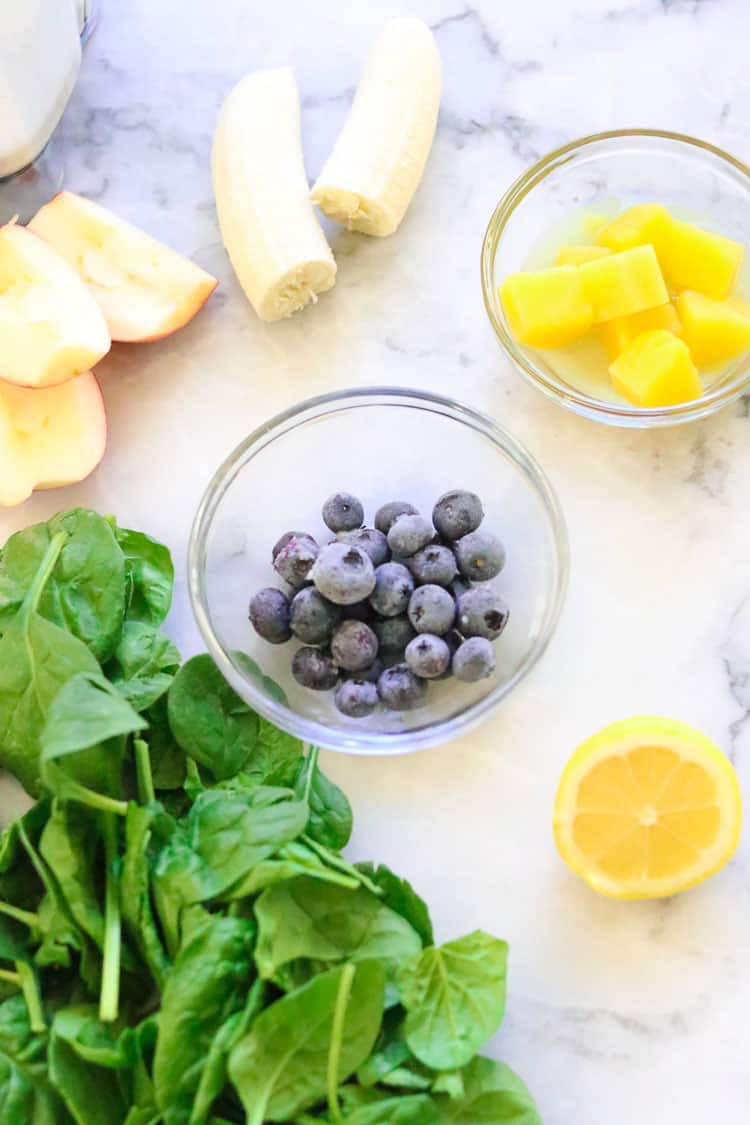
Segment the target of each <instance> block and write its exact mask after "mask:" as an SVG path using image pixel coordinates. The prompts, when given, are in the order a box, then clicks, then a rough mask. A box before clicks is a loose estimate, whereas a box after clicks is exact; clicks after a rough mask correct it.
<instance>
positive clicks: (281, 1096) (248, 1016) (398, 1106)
mask: <svg viewBox="0 0 750 1125" xmlns="http://www.w3.org/2000/svg"><path fill="white" fill-rule="evenodd" d="M172 583H173V571H172V563H171V560H170V556H169V552H168V551H167V550H166V548H165V547H163V546H161V545H160V544H158V543H155V542H154V541H153V540H152V539H150V538H149V537H148V536H146V535H144V534H141V533H139V532H135V531H128V530H125V529H123V528H120V527H118V526H117V525H116V524H115V522H114V521H113V520H111V519H105V518H103V517H102V516H99V515H97V514H96V513H95V512H92V511H86V510H81V509H76V510H73V511H68V512H64V513H62V514H60V515H58V516H55V517H54V519H52V520H50V521H49V522H48V523H45V524H39V525H36V526H34V527H30V528H28V529H27V530H25V531H22V532H20V533H18V534H17V535H14V536H12V537H11V538H10V539H9V540H8V542H7V544H6V545H5V547H4V549H3V551H2V554H1V555H0V764H2V765H4V766H5V767H7V768H8V769H9V770H11V771H12V772H13V773H14V774H15V775H16V777H17V778H19V780H20V781H21V782H22V783H23V785H24V786H25V787H26V789H27V790H28V792H29V793H30V794H32V795H34V796H35V797H37V798H38V800H37V803H36V804H35V805H34V806H33V807H32V808H31V809H30V811H29V812H27V813H26V814H25V815H24V816H23V817H21V818H20V819H19V820H17V821H15V822H14V823H13V824H12V825H11V826H10V827H9V828H8V829H7V830H6V831H5V832H4V834H3V835H2V838H0V1125H18V1123H20V1122H25V1123H26V1125H66V1123H70V1122H76V1123H78V1125H156V1123H157V1122H164V1123H166V1125H201V1123H203V1122H210V1123H212V1125H229V1123H232V1122H248V1123H249V1125H262V1123H263V1122H293V1123H296V1125H314V1123H315V1122H335V1123H337V1125H342V1123H346V1125H431V1123H448V1122H452V1123H455V1125H459V1123H461V1125H480V1123H484V1125H495V1123H497V1125H501V1123H504V1122H505V1123H512V1125H540V1118H539V1115H538V1112H537V1110H536V1108H535V1106H534V1103H533V1100H532V1098H531V1096H530V1094H529V1093H528V1091H527V1089H526V1087H525V1086H524V1084H523V1083H522V1082H521V1080H520V1079H519V1078H518V1077H516V1075H515V1074H514V1073H513V1072H512V1071H511V1070H510V1069H509V1068H508V1067H506V1066H504V1065H503V1064H501V1063H497V1062H494V1061H492V1060H491V1059H488V1058H483V1057H481V1056H478V1055H477V1051H478V1049H479V1048H480V1046H481V1045H482V1043H483V1042H484V1041H485V1040H486V1039H487V1038H488V1037H489V1036H491V1035H492V1034H493V1033H494V1032H495V1031H496V1029H497V1028H498V1026H499V1024H500V1022H501V1019H502V1017H503V1010H504V1005H505V971H506V953H507V947H506V945H505V943H504V942H502V941H499V940H497V939H496V938H493V937H491V936H490V935H488V934H485V933H482V932H480V931H477V932H475V933H472V934H469V935H468V936H466V937H463V938H459V939H458V940H456V941H451V942H448V943H447V944H445V945H442V946H436V945H435V944H434V941H433V933H432V925H431V923H430V916H429V913H428V910H427V907H426V905H425V903H424V902H423V901H422V899H421V898H420V897H419V896H418V895H417V894H416V892H415V891H414V890H413V889H412V887H411V886H410V885H409V883H408V882H406V880H404V879H400V878H399V877H398V876H397V875H394V874H393V872H392V871H390V870H389V869H388V868H387V867H384V866H373V865H372V864H368V863H360V864H351V863H349V862H348V861H347V860H346V859H344V858H343V856H342V855H341V849H342V848H343V847H344V845H345V844H346V843H347V841H348V839H349V836H350V833H351V827H352V817H351V809H350V807H349V803H348V801H347V799H346V797H345V796H344V794H343V793H342V792H341V791H340V790H339V789H338V788H337V787H336V786H335V785H334V784H333V783H332V782H331V781H329V780H328V779H327V778H326V777H325V776H324V774H323V773H322V772H321V770H320V768H319V765H318V753H317V750H316V749H314V748H313V749H309V750H307V751H306V748H305V747H303V745H302V744H301V743H299V742H298V741H297V740H296V739H294V738H291V737H289V736H287V735H286V734H283V733H282V732H281V731H279V730H277V729H276V728H274V727H273V726H271V725H270V724H269V723H267V722H265V721H264V720H263V719H262V718H260V717H259V716H258V715H256V714H255V713H254V712H253V711H251V710H250V709H249V708H248V707H247V706H246V705H245V704H244V703H243V702H242V700H241V699H239V698H238V697H237V696H236V695H235V693H234V692H233V691H232V690H231V688H229V687H228V685H227V684H226V683H225V682H224V680H223V679H222V677H221V676H220V674H219V672H218V671H217V669H216V667H215V665H214V664H213V663H212V661H211V659H210V658H209V657H208V656H198V657H195V658H194V659H192V660H189V661H188V662H187V663H186V664H184V665H182V666H181V664H180V656H179V654H178V652H177V650H176V649H175V647H174V646H173V645H172V644H171V642H170V641H169V640H168V639H167V638H166V637H165V636H164V635H163V633H162V632H161V626H162V624H163V621H164V619H165V617H166V615H167V612H168V610H169V606H170V601H171V596H172Z"/></svg>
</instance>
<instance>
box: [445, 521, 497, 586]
mask: <svg viewBox="0 0 750 1125" xmlns="http://www.w3.org/2000/svg"><path fill="white" fill-rule="evenodd" d="M456 559H457V560H458V569H459V570H460V571H461V573H462V574H463V576H464V578H470V579H471V580H472V582H486V581H487V580H488V579H489V578H494V577H495V575H496V574H499V573H500V571H501V570H502V569H503V567H504V566H505V547H503V545H502V543H501V542H500V540H499V539H496V538H495V536H494V535H490V533H489V532H488V531H471V532H469V534H468V535H464V537H463V539H459V541H458V543H456Z"/></svg>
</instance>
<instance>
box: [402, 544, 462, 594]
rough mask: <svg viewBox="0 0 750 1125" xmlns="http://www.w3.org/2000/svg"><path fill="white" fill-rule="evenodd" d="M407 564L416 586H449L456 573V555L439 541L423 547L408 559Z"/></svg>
mask: <svg viewBox="0 0 750 1125" xmlns="http://www.w3.org/2000/svg"><path fill="white" fill-rule="evenodd" d="M407 565H408V567H409V570H410V571H411V573H412V574H413V575H414V581H415V582H416V583H417V585H418V586H426V585H428V584H432V585H435V586H450V584H451V582H452V581H453V579H454V578H455V577H456V574H457V573H458V567H457V566H456V556H455V555H454V554H453V551H452V550H451V549H450V547H444V546H442V545H441V544H440V543H430V544H428V546H426V547H423V548H422V550H421V551H417V553H416V555H413V556H412V558H410V559H409V561H408V564H407Z"/></svg>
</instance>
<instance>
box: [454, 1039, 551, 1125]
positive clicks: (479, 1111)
mask: <svg viewBox="0 0 750 1125" xmlns="http://www.w3.org/2000/svg"><path fill="white" fill-rule="evenodd" d="M463 1079H464V1094H463V1096H462V1097H460V1098H449V1097H445V1096H441V1097H439V1098H436V1099H435V1100H436V1102H437V1104H438V1111H439V1116H438V1121H439V1122H440V1125H542V1118H541V1116H540V1114H539V1110H538V1109H537V1107H536V1105H535V1103H534V1099H533V1098H532V1096H531V1094H530V1093H529V1091H528V1089H527V1087H526V1086H525V1084H524V1083H523V1082H522V1081H521V1079H520V1078H519V1077H518V1075H517V1074H515V1073H514V1072H513V1071H512V1070H511V1069H510V1067H509V1066H506V1065H505V1064H504V1063H501V1062H495V1060H494V1059H486V1058H484V1057H483V1056H482V1055H478V1056H477V1058H475V1059H473V1060H472V1061H471V1062H470V1063H469V1064H468V1066H467V1067H466V1068H465V1069H464V1071H463Z"/></svg>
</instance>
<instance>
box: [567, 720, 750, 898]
mask: <svg viewBox="0 0 750 1125" xmlns="http://www.w3.org/2000/svg"><path fill="white" fill-rule="evenodd" d="M741 827H742V799H741V796H740V787H739V782H738V780H737V775H736V773H735V772H734V769H733V768H732V765H731V763H730V761H729V759H728V758H726V757H725V755H724V754H722V752H721V750H720V749H719V747H718V746H716V745H715V743H713V742H712V741H711V740H710V739H709V738H706V736H705V735H704V734H701V732H700V731H697V730H695V728H694V727H691V726H688V724H687V723H680V722H677V721H675V720H673V719H661V718H657V717H655V716H652V715H644V716H641V717H638V718H634V719H625V720H624V721H622V722H619V723H613V724H612V725H611V726H608V727H605V729H604V730H602V731H600V732H599V734H595V735H594V736H593V737H592V738H589V739H587V740H586V742H584V743H582V744H581V746H579V747H578V749H577V750H576V751H575V753H574V754H573V756H572V758H571V759H570V761H569V762H568V764H567V766H566V767H565V769H564V771H563V775H562V778H561V779H560V786H559V788H558V791H557V798H556V801H555V817H554V829H555V841H556V843H557V848H558V851H559V852H560V855H561V856H562V858H563V859H564V860H565V862H566V863H567V864H568V866H569V867H570V868H571V869H572V870H573V871H574V872H575V873H576V875H580V877H581V878H582V879H584V880H585V881H586V882H587V883H588V884H589V886H590V887H593V888H594V890H595V891H599V892H600V893H601V894H604V895H609V896H610V897H612V898H661V897H663V896H666V895H673V894H676V893H677V892H678V891H684V890H687V888H688V887H693V886H695V884H696V883H701V882H703V880H704V879H708V877H709V876H710V875H713V874H714V873H715V872H717V871H718V870H719V869H720V868H722V867H723V866H724V864H725V863H727V861H728V860H729V859H731V857H732V855H733V854H734V852H735V849H736V848H737V844H738V843H739V838H740V829H741Z"/></svg>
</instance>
